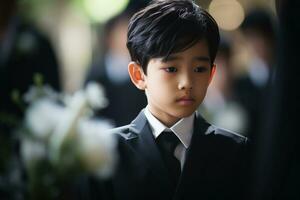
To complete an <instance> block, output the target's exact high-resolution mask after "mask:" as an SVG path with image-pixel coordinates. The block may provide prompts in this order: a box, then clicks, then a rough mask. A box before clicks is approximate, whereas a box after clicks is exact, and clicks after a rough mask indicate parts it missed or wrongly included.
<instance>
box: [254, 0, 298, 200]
mask: <svg viewBox="0 0 300 200" xmlns="http://www.w3.org/2000/svg"><path fill="white" fill-rule="evenodd" d="M276 3H277V13H278V16H279V33H280V34H279V48H278V49H277V51H276V62H277V64H278V65H277V68H276V74H275V78H274V84H273V85H272V86H271V90H270V91H271V92H270V93H269V95H268V98H266V99H267V100H268V106H267V107H266V109H265V112H266V118H265V126H264V127H262V128H261V130H260V135H259V136H258V137H257V142H256V143H257V145H256V148H255V154H254V155H255V156H254V158H255V159H254V162H253V163H254V166H255V167H254V170H253V176H252V177H253V179H254V181H253V184H252V188H251V189H252V191H251V193H250V194H251V195H249V197H251V198H249V199H251V200H281V199H287V200H294V199H300V192H299V191H300V190H299V186H300V171H299V169H300V135H299V127H298V123H299V110H300V109H299V107H300V104H299V102H300V100H299V97H300V95H299V81H298V80H299V74H298V73H296V71H297V70H298V68H299V46H300V38H299V35H300V23H299V19H300V12H299V8H300V1H297V0H277V1H276Z"/></svg>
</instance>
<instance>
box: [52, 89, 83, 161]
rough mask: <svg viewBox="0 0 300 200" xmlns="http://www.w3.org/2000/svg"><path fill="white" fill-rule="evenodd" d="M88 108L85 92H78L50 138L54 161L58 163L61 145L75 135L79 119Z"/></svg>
mask: <svg viewBox="0 0 300 200" xmlns="http://www.w3.org/2000/svg"><path fill="white" fill-rule="evenodd" d="M87 109H88V104H87V100H86V97H85V95H84V93H83V92H82V91H78V92H76V93H75V94H74V96H73V97H72V98H71V99H70V101H69V105H67V108H66V109H65V114H64V118H63V119H62V120H61V121H60V122H59V123H58V124H57V125H56V127H55V130H54V132H53V134H52V135H51V138H50V158H51V160H52V162H53V163H55V164H58V162H59V159H60V156H59V155H60V150H61V147H62V146H63V144H64V143H65V141H67V140H68V139H70V138H73V137H74V136H75V134H76V131H77V130H76V128H77V126H76V125H77V123H78V120H79V119H80V118H81V117H82V116H84V115H85V114H86V113H87Z"/></svg>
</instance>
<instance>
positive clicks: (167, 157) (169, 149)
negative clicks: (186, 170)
mask: <svg viewBox="0 0 300 200" xmlns="http://www.w3.org/2000/svg"><path fill="white" fill-rule="evenodd" d="M179 142H180V141H179V139H178V137H177V136H176V135H175V134H174V133H173V132H162V133H161V134H160V135H159V137H158V138H157V144H158V147H159V149H160V152H161V154H162V158H163V160H164V161H165V163H166V167H167V169H168V171H169V172H170V175H171V178H172V180H173V183H174V186H175V187H176V185H177V182H178V179H179V176H180V172H181V167H180V162H179V160H178V159H177V158H176V157H175V156H174V151H175V148H176V147H177V145H178V144H179Z"/></svg>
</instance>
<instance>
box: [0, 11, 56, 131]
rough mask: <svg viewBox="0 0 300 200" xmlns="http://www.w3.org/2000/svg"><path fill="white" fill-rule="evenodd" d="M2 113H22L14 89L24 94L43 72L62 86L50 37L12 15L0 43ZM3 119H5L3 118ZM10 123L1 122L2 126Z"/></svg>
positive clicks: (46, 77) (0, 106) (5, 128)
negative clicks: (13, 99)
mask: <svg viewBox="0 0 300 200" xmlns="http://www.w3.org/2000/svg"><path fill="white" fill-rule="evenodd" d="M0 52H1V54H0V97H1V98H0V113H1V117H2V119H3V118H5V116H6V115H7V114H9V115H13V117H16V118H20V117H22V114H23V111H22V110H21V109H20V108H18V106H17V105H16V104H15V103H14V102H13V101H12V93H13V91H17V92H18V93H19V95H20V98H22V96H23V94H24V93H25V92H26V91H27V90H28V89H29V86H31V85H32V84H33V78H34V75H35V74H37V73H38V74H40V75H41V76H42V78H43V80H44V83H45V84H49V85H51V86H52V87H53V88H54V89H56V90H60V78H59V66H58V63H57V60H56V57H55V54H54V51H53V49H52V47H51V45H50V43H49V41H48V39H47V38H46V37H45V36H43V35H42V34H41V33H39V32H38V31H37V30H36V29H35V28H34V27H33V26H31V25H28V24H26V23H23V22H22V21H21V20H20V18H18V17H12V18H11V19H10V23H9V25H8V27H7V31H6V33H5V35H4V38H3V40H2V41H1V43H0ZM0 123H1V121H0ZM7 128H9V127H7V126H6V125H4V124H1V129H0V130H5V131H7V130H8V129H7Z"/></svg>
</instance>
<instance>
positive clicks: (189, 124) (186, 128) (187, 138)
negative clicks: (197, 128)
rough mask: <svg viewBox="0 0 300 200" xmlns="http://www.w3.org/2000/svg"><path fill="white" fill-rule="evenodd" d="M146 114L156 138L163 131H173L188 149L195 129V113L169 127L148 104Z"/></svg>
mask: <svg viewBox="0 0 300 200" xmlns="http://www.w3.org/2000/svg"><path fill="white" fill-rule="evenodd" d="M144 113H145V116H146V118H147V120H148V122H149V124H150V127H151V129H152V133H153V135H154V138H155V139H156V138H157V137H158V136H159V135H160V134H161V133H162V132H163V131H172V132H173V133H174V134H175V135H176V136H177V137H178V138H179V140H180V141H181V143H182V144H183V145H184V147H185V148H186V149H187V148H188V147H189V146H190V142H191V138H192V134H193V131H194V126H193V125H194V118H195V113H193V114H192V115H190V116H188V117H185V118H182V119H180V120H179V121H178V122H177V123H176V124H174V125H173V126H172V127H170V128H168V127H167V126H165V125H164V124H163V123H161V122H160V121H159V120H158V119H157V118H156V117H154V116H153V115H152V113H151V112H150V111H149V108H148V106H147V107H146V108H145V111H144Z"/></svg>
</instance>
